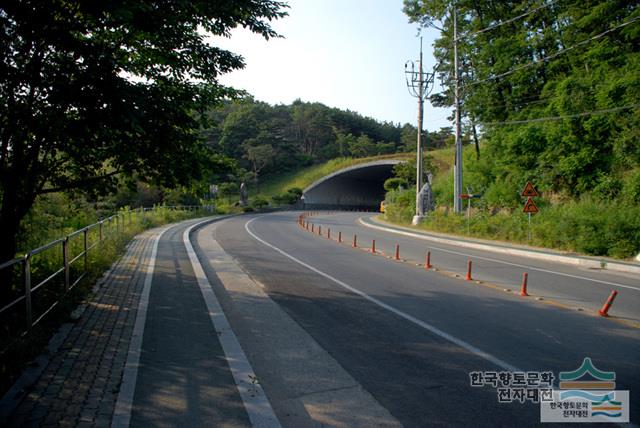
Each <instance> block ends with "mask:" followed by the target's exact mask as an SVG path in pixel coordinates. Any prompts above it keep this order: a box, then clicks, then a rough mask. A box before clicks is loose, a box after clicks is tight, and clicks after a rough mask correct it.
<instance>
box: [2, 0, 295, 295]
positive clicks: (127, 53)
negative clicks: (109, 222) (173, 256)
mask: <svg viewBox="0 0 640 428" xmlns="http://www.w3.org/2000/svg"><path fill="white" fill-rule="evenodd" d="M285 7H286V5H284V4H283V3H280V2H277V1H272V0H219V1H215V2H211V1H199V0H188V1H187V0H178V1H172V2H165V1H154V0H151V1H145V2H127V1H119V0H115V1H106V2H78V1H35V0H19V1H10V2H3V3H2V5H1V6H0V75H1V76H2V80H0V242H2V246H0V260H5V259H10V258H12V257H13V255H14V253H15V249H16V235H17V232H18V228H19V224H20V221H21V219H22V218H23V217H24V216H25V215H26V214H27V212H28V211H29V209H30V207H31V206H32V204H33V202H34V200H35V199H36V197H37V196H38V195H41V194H45V193H53V192H57V191H60V190H68V189H74V188H82V189H85V190H94V191H104V190H106V189H109V188H110V187H112V186H113V185H114V183H115V177H116V176H122V175H136V176H137V177H139V178H141V179H145V180H151V181H155V182H158V183H160V184H164V185H167V186H173V185H176V184H180V183H187V182H188V181H189V180H190V179H191V178H193V177H194V176H195V177H197V176H198V175H199V174H200V172H201V166H202V165H203V164H215V163H216V162H218V161H219V159H218V158H217V157H216V156H213V155H212V154H211V153H209V152H208V151H207V148H206V146H204V145H202V144H201V140H200V136H199V133H198V129H199V128H200V126H201V125H202V119H203V118H206V115H204V114H202V113H204V112H205V111H206V110H207V109H209V108H211V106H212V105H215V104H217V103H219V102H220V101H222V100H223V99H226V98H228V97H230V96H233V95H234V94H235V92H234V91H233V90H232V89H230V88H227V87H224V86H222V85H220V84H219V83H218V77H219V75H220V74H222V73H226V72H228V71H231V70H234V69H238V68H241V67H242V66H243V62H242V58H241V57H240V56H238V55H235V54H233V53H231V52H228V51H226V50H223V49H220V48H218V47H216V46H214V45H213V44H211V43H209V42H208V40H207V37H209V36H210V35H217V36H229V32H230V30H231V29H232V28H234V27H236V26H239V25H241V26H243V27H246V28H248V29H250V30H251V31H253V32H255V33H257V34H260V35H262V36H263V37H265V38H270V37H275V36H277V34H276V33H275V32H274V31H273V30H272V29H271V27H270V24H269V21H271V20H273V19H277V18H279V17H282V16H284V14H285V13H284V12H283V10H284V8H285ZM199 112H200V113H201V114H198V113H199ZM212 157H213V159H211V158H212ZM5 290H6V287H5V288H3V289H0V293H2V292H4V291H5Z"/></svg>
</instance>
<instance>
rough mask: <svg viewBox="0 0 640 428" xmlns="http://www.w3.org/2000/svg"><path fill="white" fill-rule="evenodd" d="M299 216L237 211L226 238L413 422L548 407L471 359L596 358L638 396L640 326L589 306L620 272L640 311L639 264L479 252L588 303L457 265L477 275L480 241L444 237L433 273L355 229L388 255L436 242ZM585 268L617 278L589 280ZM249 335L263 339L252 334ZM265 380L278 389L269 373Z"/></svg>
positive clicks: (490, 419) (547, 362) (507, 421)
mask: <svg viewBox="0 0 640 428" xmlns="http://www.w3.org/2000/svg"><path fill="white" fill-rule="evenodd" d="M298 214H299V213H275V214H268V215H262V216H258V217H256V218H255V219H252V218H249V217H239V218H234V219H231V220H227V221H225V222H224V223H223V224H222V225H221V226H220V227H219V228H218V229H217V232H216V234H215V238H216V239H217V240H218V242H219V243H220V244H221V245H222V247H223V248H224V250H225V251H226V252H227V253H229V254H230V255H231V256H233V257H234V258H235V259H236V260H237V261H238V262H239V263H240V264H241V265H242V267H243V269H244V270H245V271H246V272H248V273H249V274H250V275H251V276H252V277H253V278H255V279H256V280H258V281H259V282H260V283H261V284H263V286H264V289H265V291H266V294H267V295H268V296H269V297H270V298H271V300H273V301H274V302H275V303H277V304H278V305H279V306H280V307H281V308H282V309H283V310H284V311H285V312H286V313H287V314H288V315H289V316H290V317H291V319H293V320H294V321H295V322H296V323H297V324H298V325H299V326H300V327H302V329H304V331H305V332H306V333H307V334H308V335H309V336H310V337H311V338H312V339H313V340H314V341H315V342H316V343H318V344H319V345H320V346H321V347H322V348H323V349H324V350H326V351H327V352H328V353H329V354H330V355H331V357H333V358H334V359H335V360H336V361H337V362H338V363H339V364H340V366H342V367H343V368H344V369H345V370H346V371H347V372H348V374H349V375H350V376H352V377H353V378H354V379H355V380H356V381H357V382H358V383H359V384H360V385H362V387H363V388H364V389H365V390H366V391H368V392H369V393H370V394H371V395H372V396H373V397H374V398H375V400H376V401H377V402H378V403H379V404H380V405H381V406H382V407H384V408H385V409H387V410H388V411H389V413H390V414H391V415H392V416H393V417H394V418H396V419H397V420H398V421H399V422H400V423H402V424H403V425H405V426H423V425H427V424H428V425H447V426H451V425H458V426H464V425H470V424H473V425H475V426H497V425H501V426H506V425H513V424H514V423H516V421H517V424H518V425H537V424H538V421H539V407H538V406H537V405H533V404H529V403H525V404H521V403H512V404H499V403H498V400H497V396H496V390H495V389H493V388H490V387H484V388H472V387H470V385H469V373H470V372H472V371H487V370H494V371H501V370H505V369H514V368H515V369H518V370H522V371H552V372H554V373H555V374H556V375H557V374H558V372H559V371H572V370H575V369H576V368H577V367H578V366H580V364H581V362H582V360H583V358H585V357H590V358H591V359H592V360H593V362H594V364H595V365H596V367H598V368H601V369H603V370H608V371H615V372H616V374H617V378H616V382H617V386H616V387H617V389H619V390H630V391H632V397H633V391H637V390H639V389H640V330H638V329H637V328H634V327H631V326H628V325H625V324H622V323H619V322H616V321H612V320H609V319H604V318H601V317H597V316H592V315H590V314H588V313H587V312H589V311H588V310H590V309H592V308H597V307H598V306H599V304H598V303H599V302H601V301H602V300H603V299H604V298H606V296H607V294H608V292H609V290H610V289H611V288H612V287H616V286H615V285H611V284H620V285H625V286H627V287H630V288H625V287H620V290H621V291H620V292H621V295H622V296H619V298H620V297H623V298H620V299H619V301H616V303H615V305H616V306H615V309H614V310H613V312H614V313H615V314H616V315H617V316H620V317H625V318H629V319H630V320H637V319H638V313H637V312H638V308H639V307H640V305H638V304H637V301H638V300H637V294H638V292H637V288H636V287H637V281H635V280H634V279H633V278H631V277H630V276H626V275H612V274H609V273H606V272H589V271H583V270H580V269H576V268H572V267H569V266H565V265H554V264H550V263H541V262H532V261H530V260H526V259H523V258H514V257H504V256H500V255H495V254H487V253H486V252H485V253H482V254H477V256H480V257H483V258H482V259H480V258H478V259H477V260H474V276H475V277H476V278H479V279H480V278H482V279H483V281H487V282H489V281H490V282H494V283H496V284H498V285H505V287H506V286H510V287H511V288H514V286H513V285H514V284H516V285H519V283H520V278H521V275H522V269H521V268H520V267H518V266H513V264H517V265H519V266H527V267H529V268H530V270H529V272H530V277H529V280H530V288H531V292H532V294H537V295H542V296H544V297H545V298H552V297H558V296H560V297H562V296H570V298H566V299H565V300H567V301H568V302H562V303H571V304H575V305H576V307H577V306H580V307H584V308H585V311H583V312H580V311H578V310H575V309H565V308H561V307H558V306H555V305H551V304H548V302H547V301H546V300H545V301H537V300H535V299H533V298H522V297H520V296H518V295H515V294H514V293H507V292H504V291H502V289H501V288H498V289H494V288H489V287H485V286H482V285H478V284H476V283H475V282H468V281H464V280H463V279H462V278H455V277H453V276H451V275H448V274H444V273H443V272H442V270H447V271H452V272H459V273H460V274H462V276H464V273H465V272H466V261H467V255H466V254H470V253H471V252H470V251H468V250H467V249H455V248H447V249H446V250H447V251H441V250H439V251H436V250H435V249H433V250H432V263H433V264H434V265H436V266H440V268H441V271H438V272H434V271H425V270H424V269H422V268H419V267H416V266H415V263H410V262H406V263H399V262H396V261H394V260H390V259H388V258H385V257H382V256H374V255H372V254H370V253H368V252H367V251H366V249H364V248H359V249H353V248H352V247H351V237H352V235H353V234H354V233H356V234H357V235H358V241H359V245H360V246H366V247H371V240H372V239H376V246H377V248H378V250H382V251H384V252H385V253H386V254H387V255H393V253H394V249H395V243H396V242H399V243H400V245H401V255H402V257H406V258H408V259H411V258H414V260H415V261H416V262H417V261H418V260H422V258H423V257H424V256H423V254H424V253H425V243H424V242H421V241H418V240H415V239H412V238H404V237H399V236H395V235H391V234H384V233H382V232H379V231H373V230H370V229H367V228H364V227H363V226H361V225H359V224H358V223H357V221H356V220H357V217H359V215H358V214H354V213H342V214H338V215H322V216H315V217H313V218H311V219H310V220H311V221H313V222H314V223H315V224H316V227H317V225H322V227H323V235H324V236H322V237H321V236H318V235H317V234H316V235H313V234H311V233H309V232H306V231H304V230H302V229H301V228H300V227H299V226H298V225H297V223H296V216H297V215H298ZM329 227H330V228H331V229H332V234H333V236H332V238H334V239H335V238H336V237H337V232H338V231H341V232H342V234H343V240H345V241H346V243H343V244H342V245H339V244H338V243H337V242H335V241H334V240H329V239H327V238H326V235H325V234H326V228H329ZM439 247H442V246H439ZM453 251H456V252H460V253H463V254H462V255H460V254H455V253H453ZM494 260H495V261H494ZM501 261H502V262H505V261H506V262H507V263H511V265H509V264H504V263H501ZM533 268H535V269H538V270H531V269H533ZM553 272H558V273H560V274H562V275H558V274H556V273H553ZM567 275H571V276H567ZM581 278H593V279H596V280H597V281H602V282H607V283H610V284H603V283H602V282H594V284H597V285H594V284H589V285H584V284H583V283H582V281H583V280H582V279H581ZM603 296H604V297H603ZM633 299H635V300H633ZM634 301H635V302H636V303H635V304H634V303H633V302H634ZM232 325H233V322H232ZM239 339H240V342H241V343H242V342H243V341H249V340H250V338H248V337H243V335H242V334H240V335H239ZM254 369H255V371H256V374H258V376H261V373H262V372H263V371H265V372H267V371H268V367H261V366H260V365H257V366H256V365H254ZM264 387H265V391H266V393H267V395H270V387H269V383H268V382H267V383H265V384H264ZM276 407H277V406H274V408H276ZM638 408H640V406H635V407H633V410H632V416H631V417H632V421H634V420H635V421H638V417H639V414H638V411H637V409H638ZM276 412H277V410H276Z"/></svg>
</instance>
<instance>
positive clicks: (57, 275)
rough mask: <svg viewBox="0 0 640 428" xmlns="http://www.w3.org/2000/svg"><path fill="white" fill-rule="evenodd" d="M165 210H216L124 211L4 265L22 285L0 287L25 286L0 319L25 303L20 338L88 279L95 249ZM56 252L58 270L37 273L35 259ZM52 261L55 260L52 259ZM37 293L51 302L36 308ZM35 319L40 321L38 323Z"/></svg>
mask: <svg viewBox="0 0 640 428" xmlns="http://www.w3.org/2000/svg"><path fill="white" fill-rule="evenodd" d="M161 209H172V210H189V211H197V210H199V209H200V210H206V211H209V212H211V211H212V210H213V207H212V206H210V205H205V206H195V205H185V206H157V207H153V208H138V209H134V210H128V211H120V212H118V213H117V214H114V215H112V216H110V217H107V218H104V219H102V220H100V221H98V222H97V223H94V224H91V225H89V226H86V227H84V228H82V229H79V230H76V231H74V232H72V233H70V234H68V235H66V236H65V237H63V238H60V239H56V240H55V241H52V242H49V243H47V244H45V245H43V246H41V247H39V248H36V249H34V250H31V251H28V252H27V253H26V254H24V255H23V256H21V257H17V258H14V259H13V260H9V261H7V262H4V263H2V264H0V272H2V271H3V270H4V269H13V270H14V272H13V273H12V275H9V276H8V277H11V278H15V276H14V274H18V277H21V278H18V281H11V282H12V283H10V284H6V283H5V284H0V287H13V284H17V285H18V286H20V285H21V286H22V289H23V290H22V292H20V290H18V291H17V292H15V291H14V294H15V295H17V297H15V298H14V299H13V300H12V301H11V302H9V303H7V304H6V305H4V306H3V307H2V308H0V316H4V315H6V314H7V313H9V312H10V310H11V309H12V308H13V309H14V310H15V308H16V307H17V305H19V304H20V303H24V310H25V313H24V315H25V317H26V319H25V321H26V323H25V326H26V328H25V329H24V330H21V332H20V334H24V333H25V332H28V331H29V330H31V329H32V328H33V326H35V325H36V324H38V323H39V322H40V321H41V320H42V319H43V318H44V317H45V316H46V315H47V314H49V313H50V312H51V311H52V310H53V309H54V308H55V307H56V306H57V305H58V304H59V303H60V297H61V296H62V295H64V294H66V293H67V292H69V291H70V290H71V289H73V288H74V287H75V286H76V285H77V284H78V283H79V282H80V281H81V280H82V279H83V278H84V277H85V276H86V275H87V273H88V272H89V257H88V256H89V251H90V250H91V249H93V248H95V247H96V246H99V245H101V244H102V243H103V242H104V241H105V240H106V239H108V238H110V237H112V236H113V235H116V234H118V233H123V232H125V231H126V227H127V225H129V226H131V225H132V224H133V223H134V222H138V221H141V220H143V219H144V217H145V213H147V212H149V211H154V210H161ZM56 248H59V249H60V250H61V251H60V253H59V256H58V257H59V260H58V263H59V264H57V265H56V266H54V267H53V269H51V266H49V269H42V270H43V271H44V274H41V272H39V271H37V272H34V269H33V260H34V258H36V257H38V256H41V255H43V254H44V253H45V252H49V251H55V249H56ZM49 257H50V258H51V256H50V255H49ZM54 258H55V257H54ZM47 261H50V260H47ZM78 262H79V263H78ZM34 274H35V275H34ZM38 276H44V278H39V277H38ZM4 278H6V276H5V277H4ZM56 281H58V284H57V287H56V286H55V285H54V283H55V282H56ZM12 291H13V290H12ZM36 291H38V292H39V293H45V291H46V292H48V293H49V294H50V296H49V298H43V299H42V302H41V304H39V305H36V306H38V307H37V308H35V307H34V293H35V292H36ZM36 309H38V310H36ZM34 316H35V317H36V318H35V319H34ZM3 321H4V322H3V324H4V326H5V328H11V327H16V324H17V323H16V322H15V319H14V322H6V320H3ZM2 336H5V334H2ZM2 339H4V337H1V338H0V342H1V341H2Z"/></svg>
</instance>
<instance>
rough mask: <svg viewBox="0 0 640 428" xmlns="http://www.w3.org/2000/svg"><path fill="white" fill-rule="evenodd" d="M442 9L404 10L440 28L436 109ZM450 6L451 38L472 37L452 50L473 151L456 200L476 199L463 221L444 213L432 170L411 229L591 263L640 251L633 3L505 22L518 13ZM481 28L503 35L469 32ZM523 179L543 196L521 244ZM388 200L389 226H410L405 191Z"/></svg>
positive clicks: (446, 67) (449, 89)
mask: <svg viewBox="0 0 640 428" xmlns="http://www.w3.org/2000/svg"><path fill="white" fill-rule="evenodd" d="M453 3H454V2H453V1H451V0H447V1H445V2H434V1H421V0H405V1H404V5H405V8H404V11H405V13H406V14H407V16H408V17H409V18H410V20H411V21H413V22H416V23H419V24H424V25H429V24H430V23H433V22H437V23H439V24H438V25H442V27H443V31H442V32H441V33H440V37H439V38H438V39H437V40H436V41H435V50H434V54H435V56H436V59H437V63H438V64H439V65H438V67H437V69H436V73H437V74H438V75H439V77H440V78H441V79H442V81H443V82H444V83H445V87H444V90H443V91H442V92H441V93H439V94H436V95H434V96H432V97H431V101H432V103H434V104H435V105H440V106H452V105H453V104H454V98H453V93H454V81H453V79H452V78H451V77H452V76H451V70H452V69H453V67H452V61H453V40H452V35H453V31H452V25H453V21H452V19H451V15H450V11H451V10H453V9H452V6H453ZM455 7H456V10H457V11H458V16H464V19H460V20H459V24H458V25H459V27H458V31H459V32H460V33H459V34H472V36H469V37H463V38H461V39H460V40H459V53H460V56H461V58H462V61H461V63H462V66H461V69H460V74H461V76H462V80H463V82H464V84H465V85H466V87H467V90H465V91H463V95H462V99H461V101H462V105H463V108H462V114H463V127H464V128H465V129H466V132H465V135H471V136H472V137H473V138H472V139H474V140H475V138H476V137H478V141H479V142H478V144H477V145H475V150H473V149H471V147H469V146H467V149H466V150H465V153H464V158H465V159H464V163H463V165H464V180H463V181H464V186H465V189H463V192H464V193H467V192H469V193H473V194H477V195H480V197H479V198H477V199H472V200H471V206H472V208H471V216H470V218H469V220H467V217H466V216H465V215H454V214H452V205H453V173H452V171H451V170H450V169H449V168H447V169H446V170H441V171H438V173H437V174H436V177H435V180H434V183H433V190H434V194H435V199H436V204H437V208H436V211H435V212H434V213H430V214H429V216H428V218H427V220H426V222H425V223H424V224H423V225H422V226H421V227H424V228H427V229H430V230H437V231H441V232H450V233H458V234H467V233H468V234H469V235H471V236H476V237H482V238H490V239H502V240H508V241H511V242H519V243H530V244H531V245H536V246H542V247H549V248H557V249H561V250H567V251H577V252H581V253H585V254H589V255H596V256H611V257H617V258H627V257H632V256H634V255H635V254H637V253H638V252H640V203H639V202H638V201H639V198H640V135H639V134H638V129H640V115H639V114H638V112H639V111H640V110H639V104H638V103H639V102H640V73H638V64H639V62H640V48H639V47H640V27H639V26H638V25H637V22H635V21H637V19H638V17H640V8H638V7H637V4H634V5H632V4H630V3H628V2H618V1H606V2H601V1H598V2H578V1H573V0H562V1H557V2H552V3H548V4H546V5H545V7H544V8H541V9H540V10H538V11H536V13H531V14H527V15H523V16H522V17H520V18H519V19H517V20H511V21H510V20H509V18H511V17H513V11H514V10H526V9H527V8H528V7H529V3H527V2H524V1H522V2H515V3H513V4H509V6H506V5H504V7H502V6H499V5H498V6H496V5H494V4H489V3H482V2H466V1H463V2H457V3H456V6H455ZM488 22H505V25H500V26H497V27H495V28H491V29H490V31H479V30H480V29H483V28H485V27H486V24H487V23H488ZM540 58H544V59H545V60H544V61H541V60H540ZM480 131H481V132H480ZM528 181H530V182H532V183H533V184H534V185H535V187H536V188H537V190H538V191H539V192H540V193H541V194H542V196H541V197H538V198H534V201H535V203H536V204H537V205H538V207H539V209H540V212H539V213H538V214H534V215H533V216H532V222H531V240H529V239H528V234H529V230H528V219H527V216H526V215H525V214H523V213H522V208H523V205H524V202H525V199H524V198H521V197H520V192H521V191H522V189H523V188H524V186H525V184H526V183H527V182H528ZM409 183H410V182H409ZM467 186H469V188H468V189H467V188H466V187H467ZM387 200H388V202H389V204H388V208H387V217H388V218H389V219H390V220H392V221H396V222H403V223H406V222H408V221H410V218H411V215H413V212H414V205H413V204H415V202H414V190H413V189H406V190H394V191H392V192H390V193H389V194H388V196H387ZM464 207H465V208H466V207H467V202H466V201H464ZM467 221H469V223H468V224H467Z"/></svg>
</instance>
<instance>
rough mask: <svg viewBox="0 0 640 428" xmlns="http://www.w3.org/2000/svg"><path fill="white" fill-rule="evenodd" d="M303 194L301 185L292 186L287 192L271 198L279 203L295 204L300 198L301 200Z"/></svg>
mask: <svg viewBox="0 0 640 428" xmlns="http://www.w3.org/2000/svg"><path fill="white" fill-rule="evenodd" d="M301 196H302V189H300V188H299V187H292V188H290V189H287V191H286V192H285V193H282V194H280V195H276V196H274V197H272V198H271V199H273V202H275V203H276V204H279V205H293V204H295V203H296V202H298V200H300V197H301Z"/></svg>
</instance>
